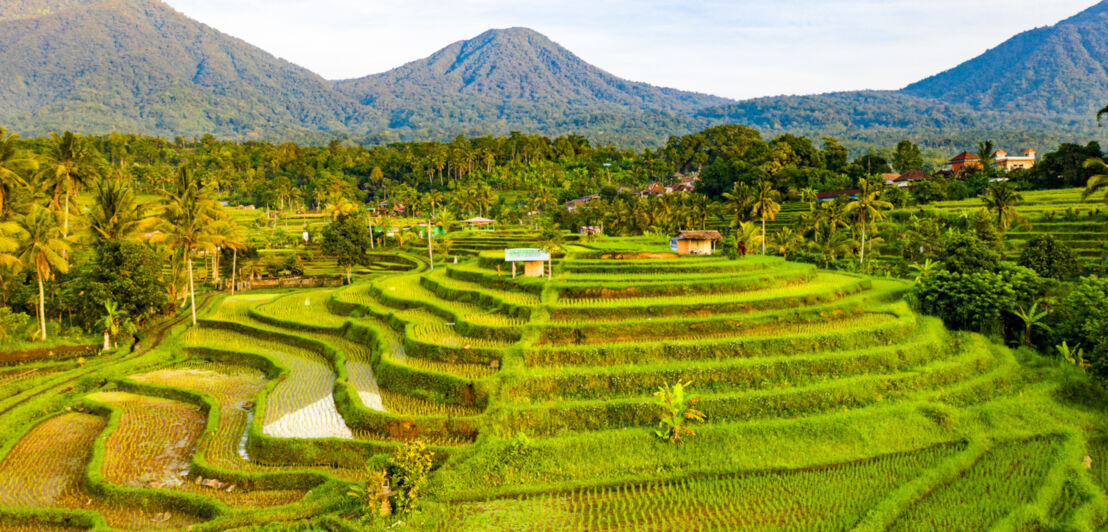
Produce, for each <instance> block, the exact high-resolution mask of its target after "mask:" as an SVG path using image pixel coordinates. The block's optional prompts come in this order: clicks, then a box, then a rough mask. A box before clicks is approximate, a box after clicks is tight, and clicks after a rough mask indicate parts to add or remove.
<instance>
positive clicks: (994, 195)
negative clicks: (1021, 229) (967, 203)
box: [981, 181, 1029, 233]
mask: <svg viewBox="0 0 1108 532" xmlns="http://www.w3.org/2000/svg"><path fill="white" fill-rule="evenodd" d="M981 199H982V200H983V201H984V202H985V206H986V207H987V208H988V209H989V211H991V212H995V213H996V229H997V231H1000V232H1001V233H1003V232H1004V230H1005V229H1007V228H1008V226H1009V225H1011V224H1012V221H1013V220H1019V221H1021V222H1023V223H1025V224H1027V220H1026V219H1025V218H1024V217H1023V216H1020V213H1019V212H1018V211H1016V205H1018V204H1019V202H1020V201H1022V200H1023V196H1022V195H1020V193H1019V192H1018V191H1016V190H1015V189H1013V188H1011V187H1009V186H1008V182H1007V181H1001V182H997V183H992V184H990V185H989V187H988V188H986V189H985V194H984V195H982V196H981ZM1028 225H1029V224H1028Z"/></svg>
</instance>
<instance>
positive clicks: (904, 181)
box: [882, 170, 931, 188]
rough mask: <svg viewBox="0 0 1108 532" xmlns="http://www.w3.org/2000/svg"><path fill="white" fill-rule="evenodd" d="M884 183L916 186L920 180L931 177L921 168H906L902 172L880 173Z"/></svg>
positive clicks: (897, 185) (891, 185)
mask: <svg viewBox="0 0 1108 532" xmlns="http://www.w3.org/2000/svg"><path fill="white" fill-rule="evenodd" d="M882 177H884V178H885V184H886V185H888V186H890V187H898V188H909V187H914V186H916V184H917V183H919V182H921V181H927V180H928V179H931V174H929V173H927V172H924V171H923V170H908V171H907V172H904V173H903V174H882Z"/></svg>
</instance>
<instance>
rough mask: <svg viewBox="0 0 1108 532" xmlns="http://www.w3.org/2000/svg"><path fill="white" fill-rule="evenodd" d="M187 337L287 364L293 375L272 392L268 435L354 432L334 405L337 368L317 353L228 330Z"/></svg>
mask: <svg viewBox="0 0 1108 532" xmlns="http://www.w3.org/2000/svg"><path fill="white" fill-rule="evenodd" d="M185 340H186V342H187V343H188V345H193V346H199V347H214V348H219V349H230V350H233V351H244V352H259V353H263V354H265V355H269V356H271V357H273V358H274V359H275V360H277V361H278V362H279V363H280V364H281V365H283V366H284V367H286V368H288V370H289V377H288V378H287V379H285V380H284V381H282V382H280V383H279V384H278V385H277V387H276V388H274V390H273V393H271V394H270V395H269V396H268V397H267V400H266V410H265V413H264V416H265V418H264V420H265V422H264V424H263V427H264V428H263V431H264V432H265V433H266V434H268V435H270V436H275V437H282V438H352V437H353V434H352V433H351V432H350V429H349V427H347V426H346V423H345V422H344V421H343V418H342V415H341V414H339V412H338V409H337V408H336V407H335V400H334V397H333V395H332V390H333V388H334V383H335V374H334V371H333V370H332V369H331V367H330V364H329V363H328V362H327V361H326V360H325V359H324V358H323V357H322V356H321V355H319V354H318V353H314V352H312V351H309V350H307V349H301V348H297V347H294V346H291V345H289V344H284V343H281V342H277V341H273V340H266V339H261V338H258V337H255V336H250V335H246V334H242V333H238V332H234V331H226V330H215V329H205V328H200V329H195V330H194V331H191V332H189V333H188V335H186V338H185Z"/></svg>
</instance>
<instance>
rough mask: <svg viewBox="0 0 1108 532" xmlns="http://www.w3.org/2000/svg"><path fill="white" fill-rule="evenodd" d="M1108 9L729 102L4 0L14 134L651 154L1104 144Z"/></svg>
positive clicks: (2, 63)
mask: <svg viewBox="0 0 1108 532" xmlns="http://www.w3.org/2000/svg"><path fill="white" fill-rule="evenodd" d="M1106 67H1108V0H1105V1H1104V2H1101V3H1099V4H1097V5H1095V6H1093V7H1091V8H1089V9H1087V10H1085V11H1083V12H1082V13H1079V14H1078V15H1075V16H1074V17H1071V18H1069V19H1067V20H1064V21H1062V22H1060V23H1058V24H1056V25H1054V26H1050V27H1044V28H1038V29H1035V30H1031V31H1028V32H1024V33H1021V34H1019V35H1017V36H1015V37H1013V38H1012V39H1010V40H1008V41H1007V42H1004V43H1002V44H1000V45H999V46H997V47H996V48H993V49H991V50H989V51H987V52H986V53H984V54H982V55H981V56H979V57H976V58H974V59H971V60H969V61H967V62H965V63H963V64H961V65H959V66H957V67H955V68H953V69H951V70H948V71H946V72H943V73H941V74H938V75H936V76H932V77H929V78H927V79H924V80H921V81H919V82H917V83H913V84H911V85H909V86H907V87H905V88H904V89H902V90H900V91H855V92H839V93H832V94H822V95H810V96H786V97H770V98H757V99H752V100H746V101H741V102H736V101H733V100H728V99H725V98H719V97H715V96H710V95H705V94H698V93H693V92H684V91H679V90H674V89H666V88H659V87H654V86H651V85H648V84H645V83H637V82H633V81H628V80H625V79H621V78H619V77H617V76H614V75H612V74H610V73H608V72H606V71H604V70H601V69H600V68H597V67H595V66H593V65H591V64H589V63H587V62H585V61H584V60H582V59H581V58H580V57H578V56H576V55H574V54H573V53H572V52H570V51H568V50H566V49H565V48H563V47H562V46H560V45H558V44H557V43H555V42H553V41H551V40H550V39H548V38H546V37H545V36H543V35H541V34H539V33H536V32H534V31H532V30H529V29H526V28H509V29H500V30H490V31H487V32H485V33H482V34H481V35H478V36H477V37H475V38H473V39H469V40H463V41H459V42H456V43H453V44H451V45H449V46H447V47H446V48H443V49H442V50H440V51H438V52H436V53H434V54H432V55H431V56H430V57H427V58H425V59H421V60H418V61H414V62H411V63H408V64H406V65H403V66H401V67H399V68H396V69H394V70H390V71H388V72H384V73H380V74H374V75H370V76H366V77H363V78H358V79H350V80H341V81H328V80H325V79H323V78H321V77H320V76H318V75H316V74H314V73H312V72H310V71H308V70H306V69H304V68H301V67H299V66H296V65H294V64H291V63H289V62H287V61H284V60H281V59H278V58H276V57H273V56H272V55H270V54H268V53H266V52H265V51H263V50H260V49H258V48H256V47H254V46H251V45H250V44H248V43H246V42H243V41H241V40H238V39H235V38H233V37H230V36H228V35H225V34H222V33H220V32H218V31H216V30H214V29H212V28H210V27H208V26H205V25H203V24H201V23H199V22H196V21H194V20H191V19H189V18H187V17H185V16H184V15H182V14H180V13H178V12H176V11H174V10H173V9H171V8H170V7H168V6H167V5H165V4H164V3H162V2H160V1H159V0H0V73H3V75H2V76H0V124H3V125H5V126H6V127H10V128H12V129H14V130H16V131H19V132H20V133H22V134H24V135H37V134H43V133H45V132H47V131H51V130H62V129H71V130H75V131H80V132H89V133H101V132H108V131H128V132H136V133H143V134H153V135H163V136H176V135H183V136H200V135H204V134H208V133H211V134H213V135H216V136H218V137H224V138H244V139H251V138H265V139H271V140H294V141H301V142H321V141H324V140H326V139H329V138H335V137H347V138H354V139H357V140H360V141H364V142H368V143H380V142H390V141H397V140H443V139H449V138H451V137H453V136H456V135H459V134H465V135H483V134H505V133H508V132H510V131H523V132H528V133H540V134H547V135H560V134H565V133H571V132H573V133H579V134H583V135H586V136H588V137H589V138H591V139H592V140H594V141H598V142H601V143H606V142H612V143H615V144H617V145H621V146H633V147H643V146H647V145H659V144H661V143H663V142H664V141H665V139H666V138H667V137H668V136H669V135H675V134H683V133H688V132H692V131H697V130H700V129H703V128H705V127H708V126H711V125H715V124H720V123H724V122H738V123H743V124H747V125H750V126H753V127H756V128H758V129H761V130H763V131H764V132H765V133H766V134H777V133H783V132H790V133H798V134H805V135H810V136H813V137H818V136H821V135H835V136H838V137H840V138H843V139H845V140H847V141H851V140H853V141H854V142H855V145H858V144H866V143H871V144H872V143H881V144H889V143H890V141H892V142H894V143H895V141H896V140H898V139H899V138H911V139H913V140H916V141H917V142H921V143H923V144H925V145H931V146H961V145H965V143H966V142H967V141H968V139H978V140H980V139H981V138H986V137H993V138H997V139H998V140H1002V141H1003V142H1004V143H1005V145H1008V144H1011V146H1010V148H1011V149H1015V148H1017V147H1024V146H1033V147H1051V144H1056V143H1057V142H1061V141H1071V140H1077V141H1082V142H1084V141H1086V140H1087V139H1088V137H1089V135H1092V134H1094V132H1095V131H1096V129H1095V128H1096V123H1095V120H1094V119H1093V113H1094V112H1095V110H1096V109H1099V108H1100V107H1102V106H1103V105H1104V104H1108V68H1106Z"/></svg>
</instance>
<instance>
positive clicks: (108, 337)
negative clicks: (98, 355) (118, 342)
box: [100, 300, 127, 351]
mask: <svg viewBox="0 0 1108 532" xmlns="http://www.w3.org/2000/svg"><path fill="white" fill-rule="evenodd" d="M126 315H127V313H126V312H123V311H121V310H119V304H118V303H116V302H115V301H112V300H108V301H107V302H106V303H104V316H103V317H101V318H100V325H101V326H102V327H104V349H103V350H104V351H107V350H109V349H111V348H112V337H114V336H115V335H117V334H119V329H120V327H121V326H122V325H123V323H122V320H123V318H124V317H125V316H126Z"/></svg>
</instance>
